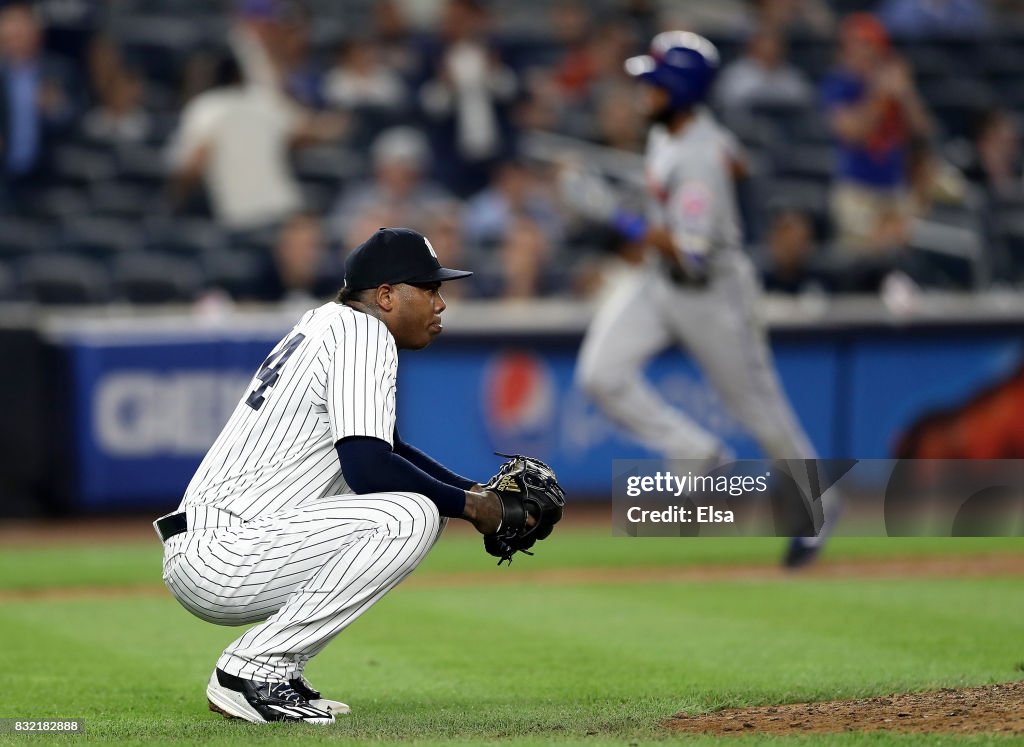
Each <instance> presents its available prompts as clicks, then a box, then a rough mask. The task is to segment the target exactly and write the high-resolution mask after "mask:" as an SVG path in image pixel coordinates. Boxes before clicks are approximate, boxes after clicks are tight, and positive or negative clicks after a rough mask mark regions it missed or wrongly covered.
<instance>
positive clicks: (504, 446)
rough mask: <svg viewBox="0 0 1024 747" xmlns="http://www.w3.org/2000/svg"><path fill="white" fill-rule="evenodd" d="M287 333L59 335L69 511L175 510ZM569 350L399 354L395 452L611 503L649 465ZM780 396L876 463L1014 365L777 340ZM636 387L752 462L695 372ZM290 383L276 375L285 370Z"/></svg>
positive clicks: (937, 352)
mask: <svg viewBox="0 0 1024 747" xmlns="http://www.w3.org/2000/svg"><path fill="white" fill-rule="evenodd" d="M284 331H285V330H275V334H270V333H267V334H263V335H260V334H258V335H254V336H251V337H249V338H246V339H217V338H215V337H212V336H211V335H210V334H209V333H208V332H206V333H202V334H199V333H197V334H196V335H195V337H194V338H190V337H189V336H187V335H185V336H183V335H177V336H175V337H174V338H173V339H166V340H163V341H160V342H135V343H133V342H130V341H125V340H117V339H113V338H109V337H108V338H104V337H89V336H81V337H76V336H74V335H68V336H67V337H66V338H65V339H64V340H63V341H62V343H61V345H62V346H63V347H64V353H65V356H66V358H65V360H66V363H67V365H66V368H65V372H66V376H67V382H66V386H67V388H68V390H69V391H70V392H71V393H72V397H71V399H72V405H71V411H70V412H69V413H67V415H68V417H67V418H66V419H65V420H66V423H67V426H68V428H69V433H68V434H67V437H68V438H69V439H70V440H71V444H72V453H73V455H74V459H73V461H74V470H75V476H76V477H75V493H76V495H75V496H74V499H75V501H76V505H77V506H78V507H80V508H82V509H85V510H112V509H127V508H136V507H147V508H149V507H152V508H154V509H162V508H165V507H173V506H174V505H175V504H176V502H177V500H178V498H179V497H180V495H181V494H182V492H183V491H184V489H185V487H186V485H187V484H188V481H189V479H190V478H191V475H192V473H193V471H194V470H195V468H196V467H197V466H198V464H199V461H200V460H201V459H202V456H203V454H204V453H205V451H206V449H207V448H208V446H209V444H210V443H211V442H212V441H213V439H214V438H215V437H216V435H217V433H218V431H219V429H220V427H221V425H222V424H223V423H224V422H225V421H226V419H227V417H228V415H229V414H230V412H231V410H232V409H233V408H234V406H235V405H236V403H237V402H238V400H239V399H240V398H241V396H242V395H243V392H245V391H246V390H247V387H248V385H249V383H250V382H251V380H252V377H253V374H254V373H255V370H256V369H257V367H258V366H259V365H260V363H261V362H262V361H263V359H264V357H265V356H266V354H267V353H268V352H269V350H270V348H271V347H272V346H273V345H274V344H275V343H276V342H277V340H278V339H279V337H280V334H282V333H283V332H284ZM578 344H579V338H578V337H577V336H572V335H567V336H562V337H554V338H551V337H548V338H544V337H537V338H532V339H531V338H529V337H523V336H519V337H516V338H502V337H490V338H475V337H456V336H454V335H452V337H451V338H449V339H447V340H444V339H442V340H441V341H439V342H438V343H436V344H435V345H434V346H432V347H431V348H430V349H428V350H425V351H422V352H413V353H403V354H402V356H401V362H400V366H399V377H400V380H399V387H398V409H399V429H400V430H401V432H402V436H403V438H404V439H406V440H408V441H410V442H412V443H414V444H416V445H418V446H420V447H421V448H423V449H424V450H426V451H427V452H428V453H430V454H431V455H433V456H434V457H436V458H437V459H439V460H440V461H442V462H444V463H445V464H447V465H448V466H450V467H451V468H453V469H455V470H456V471H458V472H461V473H463V474H465V475H466V476H468V477H473V478H476V479H485V478H486V477H488V476H489V475H490V474H491V473H492V472H493V470H494V469H495V467H496V465H497V464H498V463H499V462H500V461H501V460H500V458H499V457H496V456H494V455H493V452H494V451H503V452H524V453H530V454H535V455H537V456H540V457H541V458H544V459H545V460H548V461H550V462H551V464H552V465H553V466H554V467H555V468H556V470H557V471H558V474H559V477H560V478H561V479H562V481H563V483H564V484H565V486H566V489H567V490H568V491H569V493H570V494H576V495H578V496H586V497H588V498H596V499H602V498H607V497H608V496H609V481H610V475H611V462H612V460H613V459H626V458H645V457H650V456H654V455H653V454H651V452H649V451H647V450H646V449H644V448H642V447H641V446H639V445H638V444H636V443H635V442H633V441H631V440H630V439H629V438H628V437H626V436H624V435H623V434H622V433H621V432H620V430H619V429H618V428H616V427H615V426H614V425H613V424H611V423H610V422H609V421H608V420H607V419H606V418H605V417H604V416H603V415H602V414H601V413H600V412H599V411H597V410H596V408H595V407H594V405H593V404H592V403H591V402H589V401H588V400H587V398H586V397H585V396H584V395H583V394H582V393H581V392H580V391H579V390H578V389H577V388H576V387H575V386H574V384H573V370H574V365H575V354H576V349H577V347H578ZM773 347H774V351H775V356H776V362H777V366H778V370H779V373H780V376H781V379H782V382H783V386H784V388H785V390H786V393H787V394H788V396H789V397H790V400H791V401H792V404H793V407H794V409H795V410H796V413H797V415H798V417H799V418H800V420H801V421H802V422H803V424H804V426H805V428H806V429H807V431H808V434H809V435H810V438H811V440H812V442H813V443H814V445H815V447H816V449H817V450H818V452H819V455H820V456H822V457H832V458H851V457H852V458H884V457H889V456H891V454H892V447H893V444H894V442H895V440H896V439H897V437H898V436H899V435H900V434H901V433H902V432H903V431H904V430H905V429H906V428H907V427H908V426H909V424H910V423H911V422H913V421H914V420H915V419H916V418H919V417H921V416H922V414H924V413H927V412H929V411H930V410H933V409H936V408H950V407H956V406H958V405H959V404H961V403H962V402H964V401H966V400H968V399H970V397H971V396H972V395H973V394H974V393H975V392H977V391H979V390H981V389H983V388H985V387H987V386H990V385H992V384H993V383H995V382H998V381H999V380H1000V379H1001V378H1002V377H1005V376H1007V375H1009V374H1010V373H1011V372H1012V371H1013V370H1014V368H1015V367H1017V366H1019V365H1020V362H1021V359H1022V357H1024V345H1022V341H1021V336H1020V335H1019V334H1018V333H1017V332H1016V331H1015V330H995V331H990V332H988V333H979V332H978V331H974V330H968V329H959V330H952V331H950V332H949V333H946V334H941V335H936V334H935V333H934V331H932V332H930V333H926V334H920V333H915V332H913V331H910V330H906V331H896V332H894V331H892V330H886V331H884V332H879V333H872V332H871V331H862V332H860V333H858V334H836V333H828V334H826V333H824V332H820V333H819V332H813V333H808V332H806V331H805V332H802V333H800V334H799V335H785V334H783V335H777V336H776V339H775V341H774V345H773ZM647 374H648V376H649V377H650V379H651V380H652V381H653V382H654V383H655V385H656V386H657V388H658V389H659V390H660V391H661V392H662V393H663V394H664V396H665V397H666V399H667V400H668V401H669V402H671V403H673V404H674V405H676V406H679V407H681V408H683V409H685V410H686V411H687V412H688V413H690V414H691V415H692V416H693V417H694V418H695V419H697V420H698V421H699V422H701V423H703V424H704V425H706V426H707V427H709V428H711V429H712V430H714V431H715V432H717V433H719V434H721V435H722V436H723V437H724V438H725V439H726V440H727V441H728V442H729V443H730V445H732V446H733V448H735V449H736V451H737V454H738V455H739V456H741V457H756V456H759V455H760V452H759V450H758V449H757V446H756V444H755V443H754V442H753V441H752V440H751V439H750V437H749V436H748V435H746V434H745V432H744V431H743V428H742V426H741V424H739V423H738V422H736V420H735V419H734V418H732V417H731V415H730V414H729V413H728V411H727V410H726V408H725V407H724V406H723V403H722V402H721V401H720V400H719V399H718V397H717V396H716V394H715V393H714V391H713V390H712V389H711V388H710V387H709V386H708V385H707V383H706V382H704V380H703V379H702V377H701V376H700V374H699V372H698V370H697V368H696V367H695V366H694V365H693V364H692V362H691V361H689V360H688V359H687V358H686V357H685V356H683V355H681V354H680V353H678V352H675V351H673V352H670V353H666V354H664V355H662V356H660V357H658V358H657V359H655V360H654V361H652V363H651V365H650V367H649V369H648V371H647ZM282 375H287V371H286V370H284V371H282Z"/></svg>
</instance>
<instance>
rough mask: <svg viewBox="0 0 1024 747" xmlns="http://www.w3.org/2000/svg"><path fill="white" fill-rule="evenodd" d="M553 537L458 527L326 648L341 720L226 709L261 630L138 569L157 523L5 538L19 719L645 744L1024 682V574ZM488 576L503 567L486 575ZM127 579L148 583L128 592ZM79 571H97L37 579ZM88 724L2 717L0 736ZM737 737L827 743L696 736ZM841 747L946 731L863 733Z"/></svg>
mask: <svg viewBox="0 0 1024 747" xmlns="http://www.w3.org/2000/svg"><path fill="white" fill-rule="evenodd" d="M540 549H541V553H540V554H539V555H538V556H537V557H535V558H522V559H521V560H517V561H516V562H515V563H514V564H513V566H512V567H511V568H509V569H505V568H502V569H498V568H494V567H493V564H492V562H491V559H489V558H488V557H487V556H485V555H484V554H483V551H482V549H480V548H479V545H478V540H477V539H476V538H474V537H471V536H469V535H467V534H465V533H453V534H452V536H447V537H445V538H444V539H443V540H442V541H441V542H440V543H439V544H438V546H437V547H436V548H435V550H434V552H433V553H432V554H431V556H430V557H429V558H428V560H427V561H426V563H425V564H424V565H423V566H422V567H421V568H420V569H418V570H417V571H416V573H415V574H414V576H413V577H412V579H410V583H409V584H407V585H405V586H403V587H399V589H397V590H396V591H395V592H393V593H392V594H391V595H389V596H388V597H386V598H385V599H384V600H383V601H382V602H380V603H379V604H378V605H377V606H376V607H374V608H373V609H371V610H370V611H369V612H368V613H367V614H366V615H365V616H364V617H363V618H361V619H360V620H358V621H357V622H356V623H355V624H354V625H353V626H352V627H351V628H350V629H349V630H347V631H346V632H345V633H343V634H342V635H341V636H340V637H339V638H338V639H337V640H335V641H334V642H333V643H332V644H331V646H330V647H329V648H328V649H327V650H326V651H325V652H324V653H323V654H322V655H321V656H319V657H318V658H317V659H316V660H314V662H313V663H312V664H311V665H310V667H309V670H308V672H307V673H308V675H309V676H310V679H312V680H313V682H314V683H316V684H317V685H318V686H319V687H320V688H321V689H322V690H324V691H325V692H326V693H327V694H328V695H330V696H334V697H338V698H340V699H341V700H345V701H346V702H348V703H350V704H351V705H352V707H353V709H354V711H355V714H354V715H353V716H351V717H348V718H344V719H341V720H340V721H339V723H338V724H336V725H334V726H332V727H321V728H316V727H295V726H282V725H271V726H262V727H261V726H255V725H249V724H243V723H239V722H229V721H225V720H223V719H221V718H220V717H219V716H217V715H215V714H212V713H210V712H208V711H207V710H206V701H205V695H204V686H205V682H206V679H207V678H208V677H209V674H210V671H211V669H212V667H213V663H214V661H215V660H216V657H217V655H218V654H219V652H220V650H221V649H222V648H223V646H224V645H225V644H227V643H228V642H229V641H230V640H231V639H232V638H234V637H235V636H237V635H238V634H239V633H240V629H229V628H218V627H215V626H212V625H209V624H207V623H203V622H201V621H199V620H197V619H195V618H193V617H191V616H190V615H189V614H188V613H187V612H185V611H184V610H183V609H181V608H180V607H179V606H178V605H177V603H176V602H175V601H174V600H173V599H172V598H171V597H170V595H169V594H160V593H159V592H158V590H157V592H156V593H154V592H153V591H152V590H151V589H148V588H145V587H140V586H139V585H143V584H151V585H156V584H159V566H160V550H159V546H158V545H157V543H156V542H155V540H154V541H153V542H152V543H148V544H115V545H111V546H107V547H96V546H69V547H64V548H32V549H29V548H11V549H0V684H2V686H3V693H4V696H3V698H2V700H0V717H19V718H29V719H34V718H60V717H64V718H73V717H75V718H83V719H85V720H86V728H87V735H86V738H87V739H88V740H89V741H98V742H118V743H138V744H141V743H153V742H157V743H162V744H198V743H204V744H206V743H209V744H248V743H255V744H260V743H271V742H279V741H280V742H285V741H287V742H292V743H294V742H295V741H296V740H301V741H303V742H314V741H316V742H321V741H324V742H328V741H329V742H341V743H345V742H375V743H394V742H397V743H409V742H415V743H433V744H448V743H469V744H483V743H508V742H515V743H517V744H549V743H581V744H622V745H626V744H637V743H647V742H659V741H676V740H678V741H682V739H683V738H682V737H681V736H679V735H674V734H672V733H671V732H668V731H667V730H665V729H664V728H663V727H662V726H661V725H660V722H661V721H662V720H663V719H665V718H667V717H669V716H671V715H672V714H674V713H677V712H679V711H687V712H690V713H700V712H706V711H710V710H714V709H718V708H721V707H726V706H744V705H762V704H774V703H785V702H799V701H805V700H827V699H835V698H848V697H859V696H866V695H876V694H886V693H893V692H897V691H909V690H927V689H933V688H938V687H950V686H963V685H980V684H986V683H994V682H1005V681H1009V680H1013V679H1019V678H1022V677H1024V671H1022V670H1024V579H1022V578H1013V577H1011V578H1006V577H1003V578H949V579H940V578H912V577H907V578H879V579H859V580H855V579H843V578H814V577H791V578H778V579H767V580H760V581H755V580H749V579H747V580H745V579H743V578H742V577H741V576H737V577H736V578H735V579H733V580H724V581H723V580H717V581H686V582H681V581H679V582H672V581H664V580H662V581H654V580H651V579H645V578H644V573H645V569H651V568H655V569H657V568H663V567H674V566H698V565H716V566H721V565H725V564H730V563H734V564H735V563H742V564H744V565H749V564H756V563H765V564H772V563H774V562H775V560H776V556H777V555H778V554H779V552H780V550H781V541H779V540H771V541H769V540H757V541H751V540H708V539H700V540H682V539H674V540H673V539H664V540H630V539H618V538H611V537H609V536H607V532H606V531H604V530H598V529H587V528H577V529H569V530H568V531H565V532H562V533H561V534H560V535H559V536H558V537H557V538H556V539H555V540H552V541H550V542H546V543H544V545H543V546H541V548H540ZM979 553H989V554H991V553H1014V554H1017V555H1021V554H1024V544H1022V542H1021V541H1020V540H949V539H947V540H942V539H931V540H899V541H897V540H884V539H879V540H854V539H845V538H840V539H837V540H836V541H835V542H834V544H833V545H832V546H831V547H830V548H829V555H828V559H830V560H835V559H857V558H885V557H891V558H907V557H915V558H927V557H930V556H938V555H941V556H958V557H963V558H968V557H971V556H973V555H976V554H979ZM624 567H632V568H635V569H636V576H635V578H633V579H631V580H623V579H621V578H620V579H619V580H618V581H615V582H608V581H602V580H601V578H600V574H599V573H598V572H592V573H591V575H588V576H587V578H585V579H583V580H581V581H578V582H571V581H565V582H564V583H562V582H558V581H557V579H556V580H554V581H545V582H544V583H540V584H535V583H532V582H530V581H529V579H530V578H536V577H537V576H536V574H538V573H540V574H541V575H540V578H543V572H544V571H548V570H555V569H563V568H578V569H585V568H592V569H596V568H619V569H621V568H624ZM463 571H471V572H472V573H473V577H472V579H470V581H469V582H468V583H467V582H463V583H460V582H459V579H458V574H459V573H460V572H463ZM484 572H486V573H493V574H494V577H495V578H496V579H500V580H501V581H503V583H501V584H499V585H493V586H488V585H487V584H486V583H476V582H475V581H476V580H478V579H479V578H481V576H480V575H479V574H481V573H484ZM517 574H518V577H517ZM483 578H486V576H483ZM126 586H128V587H135V588H136V591H135V592H134V593H133V592H131V591H130V590H126V589H124V588H122V589H121V590H118V587H126ZM74 587H86V588H85V589H84V590H80V591H79V592H78V593H76V594H69V595H67V596H66V597H62V596H61V595H60V593H57V592H53V591H50V592H48V593H47V594H45V595H43V596H40V597H38V598H35V597H34V596H33V595H32V594H31V593H30V590H34V589H50V590H52V589H67V588H74ZM102 587H110V589H108V590H104V589H103V588H102ZM75 739H81V738H74V737H60V736H37V737H30V736H25V735H2V734H0V744H26V743H29V742H33V743H35V742H42V741H47V742H59V741H74V740H75ZM735 740H739V742H738V743H739V744H742V745H744V747H745V746H746V745H750V744H762V743H770V744H779V743H787V744H788V743H801V744H820V743H822V738H821V737H817V738H807V737H804V738H798V737H792V738H789V737H786V738H768V737H756V736H755V737H728V738H720V739H716V738H712V737H705V738H697V739H694V738H692V737H691V738H686V740H685V741H686V742H687V743H692V744H712V743H714V744H723V743H733V742H735ZM827 741H828V743H835V744H862V743H863V744H916V743H920V742H922V741H925V740H924V739H923V738H922V737H915V736H911V735H902V736H901V735H892V734H886V733H870V734H856V733H850V734H843V735H835V736H834V737H829V738H828V740H827ZM927 741H930V742H939V741H941V743H943V744H982V743H990V742H992V741H996V742H998V743H999V744H1009V743H1011V742H1012V741H1013V740H1012V739H1001V740H997V739H995V738H993V737H970V738H968V737H959V738H953V737H949V736H942V737H941V739H940V738H939V737H931V738H928V739H927ZM1020 741H1024V740H1020Z"/></svg>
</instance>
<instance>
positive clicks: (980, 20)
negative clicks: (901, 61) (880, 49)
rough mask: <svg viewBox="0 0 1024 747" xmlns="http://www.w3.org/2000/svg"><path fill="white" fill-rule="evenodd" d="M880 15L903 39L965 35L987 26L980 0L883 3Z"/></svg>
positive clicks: (906, 0)
mask: <svg viewBox="0 0 1024 747" xmlns="http://www.w3.org/2000/svg"><path fill="white" fill-rule="evenodd" d="M878 16H879V18H881V19H882V23H884V24H885V27H886V28H887V29H889V31H890V32H891V33H892V34H894V35H896V36H902V37H922V36H964V35H967V34H974V33H977V32H979V31H983V30H984V29H985V28H986V27H987V26H988V18H987V15H986V13H985V7H984V5H983V4H982V3H980V2H978V0H884V2H883V3H882V4H881V6H880V7H879V9H878Z"/></svg>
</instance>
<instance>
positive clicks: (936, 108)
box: [921, 77, 998, 137]
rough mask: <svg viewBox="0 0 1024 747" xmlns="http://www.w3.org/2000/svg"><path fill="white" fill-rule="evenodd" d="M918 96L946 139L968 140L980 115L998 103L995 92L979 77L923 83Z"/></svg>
mask: <svg viewBox="0 0 1024 747" xmlns="http://www.w3.org/2000/svg"><path fill="white" fill-rule="evenodd" d="M921 95H922V96H924V98H925V100H926V101H927V102H928V106H929V108H930V109H931V111H932V113H933V114H934V115H935V117H936V118H937V119H938V120H939V122H940V123H941V124H942V128H943V130H944V132H945V134H946V136H947V137H955V136H966V137H969V136H970V135H971V132H972V131H973V129H974V128H975V126H976V124H977V121H978V117H979V116H980V115H981V113H982V112H984V111H985V110H986V109H988V108H990V107H992V106H994V105H995V104H996V103H998V97H997V96H996V94H995V92H994V91H993V90H992V89H991V88H990V87H989V85H988V83H987V82H986V81H984V80H982V79H980V78H970V77H956V78H944V79H937V80H934V81H930V82H927V83H922V84H921Z"/></svg>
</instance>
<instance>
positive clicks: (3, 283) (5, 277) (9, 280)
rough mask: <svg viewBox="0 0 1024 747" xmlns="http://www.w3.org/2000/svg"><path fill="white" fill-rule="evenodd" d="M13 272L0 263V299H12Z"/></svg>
mask: <svg viewBox="0 0 1024 747" xmlns="http://www.w3.org/2000/svg"><path fill="white" fill-rule="evenodd" d="M14 287H15V286H14V273H13V272H12V271H11V270H9V269H8V268H7V267H6V266H5V265H3V264H0V301H11V300H13V299H14Z"/></svg>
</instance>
